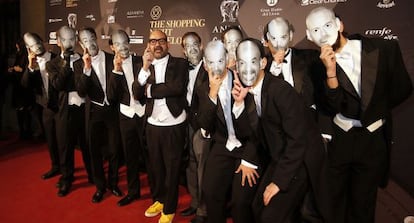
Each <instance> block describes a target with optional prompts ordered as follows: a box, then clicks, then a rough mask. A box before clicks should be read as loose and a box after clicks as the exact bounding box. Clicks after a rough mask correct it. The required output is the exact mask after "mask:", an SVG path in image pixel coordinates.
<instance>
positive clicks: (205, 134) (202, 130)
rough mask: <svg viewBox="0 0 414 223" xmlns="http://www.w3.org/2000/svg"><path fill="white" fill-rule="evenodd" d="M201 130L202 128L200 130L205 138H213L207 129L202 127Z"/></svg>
mask: <svg viewBox="0 0 414 223" xmlns="http://www.w3.org/2000/svg"><path fill="white" fill-rule="evenodd" d="M200 130H201V131H200V132H201V135H202V136H203V138H205V139H210V138H211V136H210V134H208V133H207V131H206V130H205V129H203V128H200Z"/></svg>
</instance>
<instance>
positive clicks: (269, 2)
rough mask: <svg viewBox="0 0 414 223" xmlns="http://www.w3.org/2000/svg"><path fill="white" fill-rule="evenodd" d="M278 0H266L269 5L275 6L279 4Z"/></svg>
mask: <svg viewBox="0 0 414 223" xmlns="http://www.w3.org/2000/svg"><path fill="white" fill-rule="evenodd" d="M277 2H278V0H266V3H267V6H270V7H272V6H275V5H276V4H277Z"/></svg>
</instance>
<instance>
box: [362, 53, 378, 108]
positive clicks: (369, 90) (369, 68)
mask: <svg viewBox="0 0 414 223" xmlns="http://www.w3.org/2000/svg"><path fill="white" fill-rule="evenodd" d="M378 57H379V51H378V50H373V51H371V52H368V51H366V50H365V49H364V48H363V49H362V53H361V109H362V111H365V110H366V108H367V107H368V105H369V102H370V101H371V98H372V94H373V92H374V88H375V82H376V79H377V73H378V72H377V67H378V65H377V61H378ZM373 74H375V75H373Z"/></svg>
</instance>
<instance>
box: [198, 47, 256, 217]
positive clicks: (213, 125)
mask: <svg viewBox="0 0 414 223" xmlns="http://www.w3.org/2000/svg"><path fill="white" fill-rule="evenodd" d="M203 60H204V64H205V65H204V66H205V69H206V70H207V71H208V77H209V81H206V82H205V83H204V84H203V85H202V86H201V87H200V88H199V90H198V91H197V94H198V97H199V98H200V108H199V118H198V120H199V123H200V127H201V128H203V129H205V130H206V132H207V133H208V134H209V135H210V136H211V140H212V145H211V149H210V152H209V155H208V158H207V162H206V166H205V171H204V177H203V185H202V186H203V195H204V198H205V201H206V204H207V222H208V223H224V222H226V216H227V214H226V205H227V200H228V199H227V198H228V196H227V195H228V194H229V193H231V201H230V203H229V204H230V208H231V216H232V218H233V222H235V223H243V222H245V223H248V222H249V223H250V222H254V219H253V212H252V211H251V208H250V206H251V202H252V200H253V197H254V194H255V191H256V187H257V184H256V183H257V181H258V178H259V172H260V169H259V168H261V167H259V160H258V157H257V154H256V148H255V147H254V145H251V144H244V140H243V139H239V138H238V137H237V133H236V132H235V130H234V125H233V119H232V113H231V109H232V104H233V100H232V97H231V89H232V86H233V80H234V79H233V78H234V76H235V74H233V72H232V71H231V70H230V69H228V68H227V53H226V49H225V47H224V44H223V43H222V42H221V41H218V40H216V41H214V40H213V41H210V42H209V43H208V44H207V46H206V48H205V51H204V58H203Z"/></svg>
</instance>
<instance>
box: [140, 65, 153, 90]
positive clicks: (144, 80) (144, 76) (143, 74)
mask: <svg viewBox="0 0 414 223" xmlns="http://www.w3.org/2000/svg"><path fill="white" fill-rule="evenodd" d="M150 75H151V72H149V71H145V70H144V69H143V68H141V70H140V71H139V74H138V82H139V84H140V85H141V86H144V85H145V84H146V83H147V79H148V77H149V76H150Z"/></svg>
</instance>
